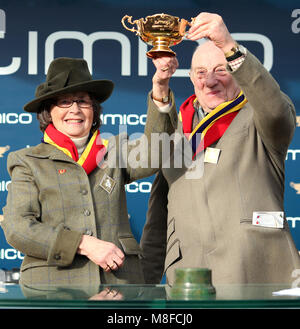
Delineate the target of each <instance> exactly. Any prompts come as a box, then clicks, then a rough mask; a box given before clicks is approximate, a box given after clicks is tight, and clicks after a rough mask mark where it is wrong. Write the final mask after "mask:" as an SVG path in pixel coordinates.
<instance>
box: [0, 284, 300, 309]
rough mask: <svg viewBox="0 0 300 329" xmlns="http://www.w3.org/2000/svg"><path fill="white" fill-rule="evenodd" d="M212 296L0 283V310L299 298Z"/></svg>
mask: <svg viewBox="0 0 300 329" xmlns="http://www.w3.org/2000/svg"><path fill="white" fill-rule="evenodd" d="M215 288H216V295H213V296H211V297H206V298H204V297H203V298H201V299H198V300H182V299H176V300H174V299H171V298H170V289H171V288H170V287H169V286H167V285H164V284H160V285H101V286H100V287H99V286H98V287H96V286H87V287H82V286H34V287H24V286H21V285H18V284H3V283H0V308H1V309H3V308H5V309H9V308H39V309H40V308H45V309H46V308H72V309H74V308H89V309H90V308H95V309H108V308H110V309H125V308H126V309H128V308H134V309H200V308H204V309H208V308H215V309H216V308H227V309H229V308H247V309H249V308H272V309H274V308H300V297H293V296H273V295H272V292H274V291H278V290H281V289H287V288H291V287H290V285H274V284H230V285H229V284H228V285H216V286H215Z"/></svg>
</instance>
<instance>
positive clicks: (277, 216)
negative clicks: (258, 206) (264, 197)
mask: <svg viewBox="0 0 300 329" xmlns="http://www.w3.org/2000/svg"><path fill="white" fill-rule="evenodd" d="M283 222H284V213H283V211H255V212H253V217H252V224H253V225H256V226H264V227H273V228H283Z"/></svg>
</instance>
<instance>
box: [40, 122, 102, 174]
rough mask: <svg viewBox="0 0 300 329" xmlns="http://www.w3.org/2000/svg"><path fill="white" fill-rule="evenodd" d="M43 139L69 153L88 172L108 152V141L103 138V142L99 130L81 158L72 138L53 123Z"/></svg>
mask: <svg viewBox="0 0 300 329" xmlns="http://www.w3.org/2000/svg"><path fill="white" fill-rule="evenodd" d="M43 141H44V143H47V144H51V145H53V146H55V147H56V148H58V149H59V150H61V151H62V152H64V153H65V154H67V155H68V156H69V157H71V158H72V159H73V160H74V161H76V162H77V163H79V164H80V165H81V166H82V168H83V169H84V170H85V171H86V173H87V174H89V173H91V172H92V171H93V170H94V169H95V168H96V167H97V164H98V163H100V162H101V161H102V159H103V157H104V155H105V153H106V146H105V145H104V144H106V142H107V141H105V140H103V142H104V144H103V143H102V140H101V137H100V132H99V130H97V131H95V132H94V133H93V135H92V137H91V138H90V140H89V142H88V144H87V146H86V148H85V150H84V151H83V153H82V155H81V157H80V158H79V156H78V151H77V148H76V146H75V144H74V143H73V141H72V140H71V138H69V137H68V136H66V135H64V134H63V133H61V132H60V131H58V130H57V129H56V128H55V127H54V126H53V124H52V123H51V124H49V125H48V127H47V129H46V130H45V132H44V139H43Z"/></svg>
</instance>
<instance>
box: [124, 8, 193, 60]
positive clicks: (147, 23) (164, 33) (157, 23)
mask: <svg viewBox="0 0 300 329" xmlns="http://www.w3.org/2000/svg"><path fill="white" fill-rule="evenodd" d="M126 20H127V22H128V23H130V24H131V25H136V27H137V29H135V28H134V27H133V28H129V27H127V25H126V24H125V21H126ZM192 22H193V18H192ZM192 22H191V23H189V22H188V21H187V20H185V19H183V18H182V19H179V18H178V17H175V16H172V15H168V14H155V15H152V16H147V17H146V18H145V19H144V18H139V19H137V20H134V21H132V16H128V15H125V16H124V17H123V18H122V20H121V23H122V25H123V26H124V28H125V29H126V30H128V31H131V32H135V33H136V35H138V36H139V37H140V38H141V40H143V41H144V42H145V43H147V44H148V45H151V46H153V48H152V49H151V50H150V51H148V52H147V53H146V54H147V56H148V57H150V58H153V57H156V56H157V55H158V53H164V54H167V55H169V56H175V55H176V53H175V52H174V51H172V50H171V49H170V47H172V46H175V45H177V44H178V43H180V42H181V41H182V39H183V37H184V35H185V29H186V26H187V25H190V26H191V24H192Z"/></svg>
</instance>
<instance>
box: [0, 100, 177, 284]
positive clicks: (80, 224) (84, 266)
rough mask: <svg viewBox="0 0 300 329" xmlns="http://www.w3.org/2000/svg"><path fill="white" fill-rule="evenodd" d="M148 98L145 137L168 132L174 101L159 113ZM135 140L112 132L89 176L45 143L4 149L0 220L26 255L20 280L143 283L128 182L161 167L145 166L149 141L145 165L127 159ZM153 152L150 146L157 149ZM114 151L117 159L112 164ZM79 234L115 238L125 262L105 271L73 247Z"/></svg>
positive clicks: (12, 243) (172, 117)
mask: <svg viewBox="0 0 300 329" xmlns="http://www.w3.org/2000/svg"><path fill="white" fill-rule="evenodd" d="M172 100H173V97H172ZM148 104H149V106H148V119H147V124H146V127H145V136H146V137H147V138H148V141H150V138H149V137H150V134H151V133H152V132H162V131H168V132H170V133H172V131H171V130H172V127H173V124H174V120H175V121H176V110H175V105H174V101H173V104H172V107H171V111H170V112H169V113H167V114H166V113H160V112H159V111H158V110H157V107H156V106H155V104H154V103H153V101H152V100H151V98H150V97H149V101H148ZM172 120H173V124H171V122H172ZM140 143H141V139H139V140H138V141H137V143H136V142H131V141H129V140H128V136H127V135H125V134H121V135H118V136H116V137H112V138H111V139H109V141H108V147H107V153H106V155H105V158H104V160H105V161H104V162H103V163H102V165H101V166H100V167H99V166H98V167H97V168H96V169H95V170H93V171H92V172H91V173H90V174H89V175H87V174H86V172H85V170H84V169H83V168H82V167H81V166H80V165H79V164H77V163H76V162H75V161H73V159H72V158H70V157H68V156H67V155H66V154H64V153H63V152H62V151H60V150H58V149H57V148H56V147H54V146H52V145H49V144H44V143H42V144H39V145H37V146H35V147H31V148H26V149H22V150H19V151H16V152H12V153H10V154H9V157H8V161H7V163H8V171H9V174H10V175H11V184H10V186H9V188H8V197H7V204H6V206H5V207H4V220H3V221H2V222H1V226H2V228H3V230H4V232H5V236H6V239H7V241H8V243H9V244H11V245H12V246H13V247H15V248H16V249H18V250H20V251H21V252H22V253H23V254H25V257H24V260H23V263H22V266H21V279H20V282H21V283H22V284H25V285H34V284H36V285H39V284H46V285H48V284H56V285H66V284H81V285H88V284H93V285H97V284H100V283H115V284H119V283H143V282H144V278H143V274H142V270H141V266H140V255H141V250H140V248H139V245H138V243H137V242H136V240H135V238H134V236H133V234H132V232H131V229H130V223H129V220H128V213H127V206H126V193H125V184H128V183H130V182H132V181H134V180H137V179H140V178H143V177H146V176H150V175H152V174H153V173H155V172H156V171H157V170H158V168H150V165H149V164H150V155H151V154H150V151H149V152H148V149H149V150H150V149H151V148H150V143H149V148H148V149H147V148H146V147H140V148H139V151H140V152H142V153H144V154H146V157H145V158H146V162H148V167H147V168H142V167H141V166H140V167H137V168H133V167H132V166H130V163H128V164H127V166H126V165H124V164H126V159H127V158H128V156H130V152H131V151H132V150H134V149H135V148H136V147H139V145H140ZM141 150H142V151H141ZM158 153H159V151H158V149H157V150H155V155H157V154H158ZM114 157H116V161H115V165H114V166H112V167H111V166H110V165H109V164H110V163H111V159H114ZM120 164H122V165H120ZM107 178H109V179H108V180H109V181H108V182H107ZM103 182H104V183H103ZM105 184H107V185H105ZM107 186H108V187H107ZM83 234H88V235H92V236H94V237H97V238H99V239H101V240H105V241H109V242H112V243H114V244H116V245H117V246H118V247H119V248H120V249H121V250H123V252H124V253H125V262H124V265H123V267H121V268H120V269H119V270H117V271H111V272H109V273H108V272H104V271H103V270H102V269H101V267H99V266H98V265H96V264H94V263H93V262H91V261H90V260H89V259H88V258H87V257H85V256H82V255H79V254H77V253H76V251H77V248H78V245H79V243H80V241H81V237H82V235H83Z"/></svg>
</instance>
